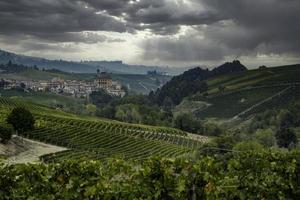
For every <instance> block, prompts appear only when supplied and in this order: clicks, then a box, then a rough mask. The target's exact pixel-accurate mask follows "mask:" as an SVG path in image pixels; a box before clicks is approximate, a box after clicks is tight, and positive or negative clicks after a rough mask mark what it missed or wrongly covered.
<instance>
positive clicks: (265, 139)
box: [254, 129, 276, 147]
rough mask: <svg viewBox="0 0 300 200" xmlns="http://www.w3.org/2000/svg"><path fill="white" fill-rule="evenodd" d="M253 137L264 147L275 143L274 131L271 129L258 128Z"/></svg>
mask: <svg viewBox="0 0 300 200" xmlns="http://www.w3.org/2000/svg"><path fill="white" fill-rule="evenodd" d="M254 137H255V138H256V139H257V141H259V142H260V144H262V145H264V146H265V147H272V146H274V145H275V143H276V139H275V136H274V132H273V130H271V129H265V130H263V129H259V130H257V131H256V132H255V135H254Z"/></svg>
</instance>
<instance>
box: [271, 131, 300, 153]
mask: <svg viewBox="0 0 300 200" xmlns="http://www.w3.org/2000/svg"><path fill="white" fill-rule="evenodd" d="M275 136H276V139H277V144H278V146H279V147H284V148H288V147H289V145H290V144H291V143H294V144H297V142H298V141H297V136H296V134H295V133H294V132H293V131H292V129H290V128H286V127H280V128H279V130H278V131H277V132H276V135H275Z"/></svg>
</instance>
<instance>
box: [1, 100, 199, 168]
mask: <svg viewBox="0 0 300 200" xmlns="http://www.w3.org/2000/svg"><path fill="white" fill-rule="evenodd" d="M16 106H25V107H26V108H28V109H29V110H31V111H32V112H33V114H34V117H35V119H36V124H35V130H34V131H32V132H27V133H24V134H23V136H24V137H27V138H29V139H34V140H38V141H42V142H45V143H49V144H53V145H57V146H62V147H67V148H68V149H69V150H68V151H65V152H60V153H56V154H51V155H45V156H43V160H44V161H46V162H50V161H56V160H64V159H66V158H71V159H80V158H91V159H104V158H107V157H115V156H121V157H124V158H126V159H138V160H139V159H144V158H147V157H150V156H162V157H179V156H184V155H187V154H190V153H192V152H193V151H194V149H195V148H198V147H199V146H200V145H201V144H202V142H200V141H196V140H192V139H190V138H188V137H187V133H186V132H183V131H180V130H177V129H173V128H166V127H154V126H145V125H135V124H127V123H122V122H117V121H111V120H105V119H103V120H99V119H96V118H92V117H85V118H83V117H79V116H76V115H73V114H69V113H65V112H62V111H58V110H52V109H49V108H47V107H44V106H39V105H36V104H30V103H24V101H19V100H12V99H9V98H0V109H1V123H5V122H4V120H5V118H6V116H7V114H8V113H9V111H10V110H11V109H12V108H14V107H16Z"/></svg>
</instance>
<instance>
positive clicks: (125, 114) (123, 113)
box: [116, 104, 142, 123]
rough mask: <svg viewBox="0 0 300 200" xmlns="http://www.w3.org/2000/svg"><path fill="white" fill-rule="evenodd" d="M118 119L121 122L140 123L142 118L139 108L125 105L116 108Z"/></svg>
mask: <svg viewBox="0 0 300 200" xmlns="http://www.w3.org/2000/svg"><path fill="white" fill-rule="evenodd" d="M116 118H117V119H118V120H121V121H125V122H131V123H140V122H141V120H142V117H141V115H140V113H139V111H138V107H137V106H136V105H133V104H124V105H120V106H118V107H117V108H116Z"/></svg>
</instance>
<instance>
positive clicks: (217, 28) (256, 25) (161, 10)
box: [0, 0, 300, 61]
mask: <svg viewBox="0 0 300 200" xmlns="http://www.w3.org/2000/svg"><path fill="white" fill-rule="evenodd" d="M0 27H1V29H0V35H4V36H5V37H6V38H7V40H6V43H9V42H13V40H10V39H9V38H8V37H11V38H12V37H13V38H15V40H18V39H20V40H23V41H26V42H27V43H29V40H32V41H33V40H34V41H35V42H37V43H38V42H40V43H41V44H42V45H44V44H46V43H48V44H54V43H55V42H59V43H86V44H93V43H97V42H122V41H123V40H120V39H115V38H110V36H109V35H108V36H107V35H102V34H92V33H88V34H87V33H86V32H88V31H90V32H91V31H111V32H119V33H125V32H128V33H132V34H138V33H139V31H144V30H149V31H151V32H152V34H153V35H154V37H153V38H149V39H148V40H147V41H145V42H144V43H143V44H142V45H141V46H142V48H144V50H145V54H144V58H145V59H149V60H151V59H153V58H159V59H160V60H172V61H174V60H178V61H186V60H190V61H201V60H207V61H209V60H222V59H224V58H225V57H226V56H243V55H244V56H255V55H256V54H270V55H271V54H279V55H282V56H289V55H292V56H299V54H300V37H299V35H300V1H299V0H1V1H0ZM182 27H190V29H189V31H188V32H186V33H184V34H183V33H182V32H180V31H181V30H182ZM178 33H181V34H180V36H178ZM4 36H1V37H2V39H3V38H5V37H4ZM156 36H159V37H156Z"/></svg>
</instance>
